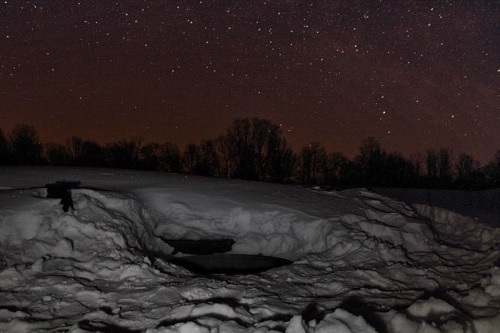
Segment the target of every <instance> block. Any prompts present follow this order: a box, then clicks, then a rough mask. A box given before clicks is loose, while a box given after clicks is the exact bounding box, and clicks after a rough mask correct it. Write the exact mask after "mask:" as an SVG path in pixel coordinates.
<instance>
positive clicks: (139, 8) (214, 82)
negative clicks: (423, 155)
mask: <svg viewBox="0 0 500 333" xmlns="http://www.w3.org/2000/svg"><path fill="white" fill-rule="evenodd" d="M499 9H500V6H499V4H498V2H497V1H486V0H483V1H397V2H396V1H375V0H372V1H340V0H338V1H336V0H335V1H290V0H289V1H168V2H166V1H116V2H111V1H105V2H103V1H67V0H65V1H56V0H52V1H13V0H11V1H2V2H1V4H0V50H1V52H0V80H1V83H0V85H1V86H0V127H1V128H2V129H3V130H4V131H9V130H10V129H12V128H13V127H14V126H15V124H17V123H20V122H25V123H30V124H33V125H34V126H35V127H36V128H37V130H38V131H39V133H40V136H41V139H42V140H43V141H45V142H48V141H54V142H63V141H64V139H65V138H67V137H70V136H72V135H78V136H82V137H85V138H89V139H93V140H98V141H100V142H109V141H114V140H119V139H124V138H125V139H128V138H137V137H142V138H144V140H145V141H156V142H166V141H170V142H174V143H177V144H178V145H180V146H181V147H183V145H185V144H186V143H188V142H195V143H198V142H199V141H200V140H201V139H203V138H212V137H215V136H217V135H218V134H222V133H223V132H224V131H225V129H226V128H227V126H228V125H229V124H230V123H231V121H232V120H233V119H235V118H243V117H255V116H257V117H262V118H266V119H270V120H272V121H273V122H275V123H278V124H281V125H282V129H283V132H284V133H285V136H286V137H287V139H288V140H289V141H290V143H291V144H292V145H293V146H294V147H295V148H299V147H300V146H302V145H305V144H308V143H310V142H312V141H320V142H321V143H322V144H323V145H324V146H325V147H326V148H327V149H329V150H330V151H341V152H344V153H347V154H348V155H349V154H350V155H353V154H355V153H356V152H357V149H358V146H359V144H360V142H361V141H362V140H364V139H365V138H366V137H368V136H374V137H376V138H377V139H378V140H379V141H380V142H381V143H382V145H383V146H384V147H385V148H386V149H387V150H397V151H400V152H402V153H405V154H411V153H413V152H415V151H425V149H427V148H439V147H450V148H453V149H454V151H455V152H456V153H458V152H461V151H463V152H468V153H470V154H472V155H474V156H475V157H476V158H478V159H480V160H482V161H487V160H489V159H490V158H491V157H492V156H493V154H494V152H495V151H496V150H498V149H500V145H499V144H498V143H500V131H498V129H499V128H500V110H499V100H498V97H499V96H498V88H499V75H500V72H499V71H500V61H499V60H500V58H499V46H498V44H499V43H498V40H499V34H500V33H499V31H500V30H499V26H498V22H500V10H499Z"/></svg>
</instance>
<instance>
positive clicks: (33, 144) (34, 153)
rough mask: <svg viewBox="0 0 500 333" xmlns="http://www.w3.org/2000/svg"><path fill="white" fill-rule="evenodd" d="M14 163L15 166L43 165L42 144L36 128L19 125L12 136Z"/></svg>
mask: <svg viewBox="0 0 500 333" xmlns="http://www.w3.org/2000/svg"><path fill="white" fill-rule="evenodd" d="M10 144H11V147H12V161H13V163H14V164H22V165H30V164H31V165H33V164H40V163H41V153H42V144H41V143H40V140H39V139H38V135H37V133H36V130H35V127H33V126H31V125H27V124H19V125H16V127H14V129H13V130H12V133H11V134H10Z"/></svg>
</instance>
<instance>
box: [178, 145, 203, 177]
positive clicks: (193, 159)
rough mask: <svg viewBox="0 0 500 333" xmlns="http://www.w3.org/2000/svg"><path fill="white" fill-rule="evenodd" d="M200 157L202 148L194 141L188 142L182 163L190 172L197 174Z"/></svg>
mask: <svg viewBox="0 0 500 333" xmlns="http://www.w3.org/2000/svg"><path fill="white" fill-rule="evenodd" d="M200 159H201V152H200V148H199V147H198V146H197V145H195V144H194V143H190V144H188V145H187V146H186V149H185V150H184V153H183V154H182V164H183V165H184V170H185V171H186V172H187V173H189V174H192V175H194V174H196V173H197V169H198V167H199V163H200Z"/></svg>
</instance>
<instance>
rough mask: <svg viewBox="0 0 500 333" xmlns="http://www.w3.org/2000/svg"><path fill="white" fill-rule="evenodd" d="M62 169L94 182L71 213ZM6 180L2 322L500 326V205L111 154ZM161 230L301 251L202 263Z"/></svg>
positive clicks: (65, 326)
mask: <svg viewBox="0 0 500 333" xmlns="http://www.w3.org/2000/svg"><path fill="white" fill-rule="evenodd" d="M59 180H67V181H81V182H82V186H86V187H92V188H93V189H75V190H73V192H72V196H73V200H74V208H75V209H74V210H70V211H69V212H66V213H65V212H63V210H62V208H61V207H62V206H61V205H60V204H59V202H60V200H59V199H47V198H38V197H37V196H42V197H44V196H45V194H46V193H45V191H46V190H45V189H44V186H45V184H47V183H51V182H55V181H59ZM37 186H39V187H40V188H39V189H31V190H19V188H24V187H37ZM0 189H1V191H0V331H2V332H3V331H5V332H45V331H47V332H408V333H411V332H498V331H499V329H498V327H500V314H499V310H500V268H498V267H497V266H496V265H499V262H500V261H499V258H500V251H499V244H500V237H499V236H500V229H499V227H498V223H490V222H491V221H493V222H495V221H496V222H498V221H499V220H500V217H498V215H496V216H493V215H491V214H490V215H489V219H488V221H481V219H480V218H478V217H477V216H464V215H459V214H457V213H454V212H452V211H449V210H446V209H445V208H438V207H433V206H429V205H426V204H422V203H415V204H412V203H411V200H406V202H407V203H406V204H405V203H403V202H400V201H398V200H396V199H389V198H388V197H384V196H381V195H379V194H375V193H373V192H369V191H368V190H363V189H359V190H347V191H342V192H321V191H315V190H311V189H305V188H301V187H299V186H292V185H275V184H265V183H253V182H246V181H237V180H231V181H230V180H221V179H215V178H201V177H192V176H183V175H172V174H165V173H150V172H139V171H124V170H109V169H77V168H43V167H40V168H34V167H32V168H22V167H17V168H14V167H7V168H5V167H4V168H0ZM486 222H487V223H486ZM162 238H163V239H193V240H195V239H217V238H230V239H234V241H235V244H234V245H233V247H232V250H231V252H230V253H233V254H255V255H258V254H262V255H267V256H274V257H279V258H285V259H289V260H291V261H293V264H291V265H287V266H282V267H279V268H274V269H271V270H269V271H266V272H263V273H260V274H250V275H223V274H216V275H196V274H194V273H191V272H190V271H188V270H186V269H184V268H182V267H178V266H176V265H174V264H172V263H170V262H168V261H166V260H164V259H165V258H168V257H170V256H171V255H172V253H173V248H171V247H170V246H169V245H168V244H166V243H165V242H164V241H163V240H162ZM152 254H156V258H155V256H153V255H152ZM182 255H183V254H176V256H182ZM161 258H164V259H161ZM499 266H500V265H499Z"/></svg>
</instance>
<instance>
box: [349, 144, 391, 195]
mask: <svg viewBox="0 0 500 333" xmlns="http://www.w3.org/2000/svg"><path fill="white" fill-rule="evenodd" d="M385 158H386V153H385V152H384V151H383V150H382V147H381V145H380V142H378V141H377V140H376V139H375V138H374V137H369V138H368V139H366V140H365V141H363V142H362V143H361V146H360V147H359V155H358V156H357V157H356V161H357V162H358V163H359V165H360V167H361V177H362V180H363V182H364V183H366V184H368V185H382V169H383V166H384V162H385Z"/></svg>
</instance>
